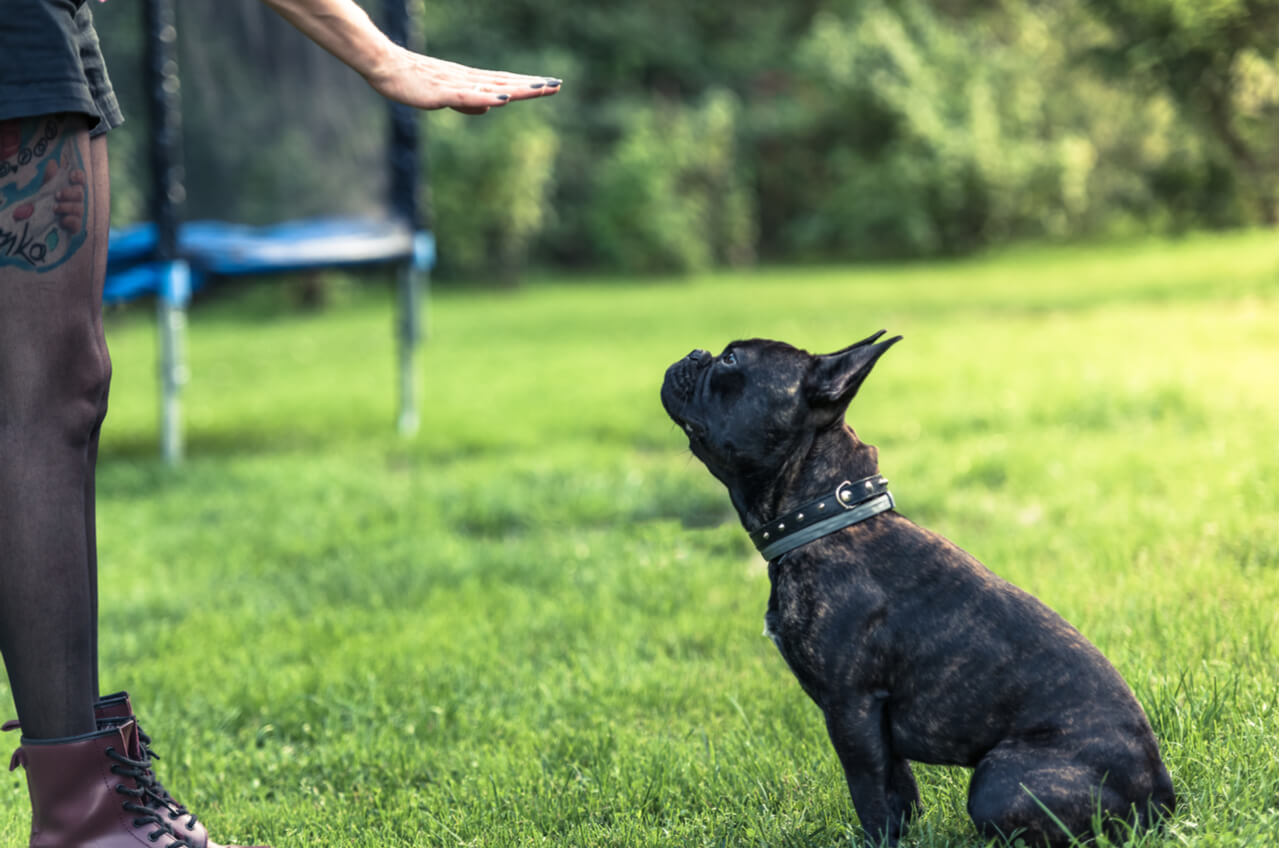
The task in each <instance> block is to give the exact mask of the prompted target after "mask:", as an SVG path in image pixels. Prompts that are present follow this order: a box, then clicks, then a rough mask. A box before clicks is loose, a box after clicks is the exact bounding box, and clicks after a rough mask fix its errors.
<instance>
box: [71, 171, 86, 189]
mask: <svg viewBox="0 0 1280 848" xmlns="http://www.w3.org/2000/svg"><path fill="white" fill-rule="evenodd" d="M85 182H86V180H85V175H84V171H81V170H80V169H79V168H76V169H73V170H72V171H71V184H72V185H84V184H85Z"/></svg>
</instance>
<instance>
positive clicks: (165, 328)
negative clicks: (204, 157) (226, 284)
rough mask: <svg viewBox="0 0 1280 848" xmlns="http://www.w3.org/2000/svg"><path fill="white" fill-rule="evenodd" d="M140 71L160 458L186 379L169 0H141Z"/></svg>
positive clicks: (175, 456)
mask: <svg viewBox="0 0 1280 848" xmlns="http://www.w3.org/2000/svg"><path fill="white" fill-rule="evenodd" d="M142 15H143V25H144V28H145V31H146V51H145V53H144V62H145V67H144V72H143V76H144V78H145V79H146V81H147V106H148V109H147V111H148V118H149V119H150V138H149V143H150V149H149V151H148V153H149V159H150V163H151V208H150V214H151V220H152V221H153V222H154V223H155V227H156V246H155V256H154V258H155V261H156V263H157V265H158V267H159V273H160V274H161V278H162V285H161V287H160V296H159V298H158V299H157V310H158V316H157V317H158V319H159V336H160V338H159V358H160V362H159V372H160V374H159V377H160V449H161V453H162V454H163V456H164V459H165V461H166V462H169V463H170V464H175V463H177V462H178V461H179V460H180V459H181V458H182V423H181V407H180V402H179V394H180V392H181V389H182V385H183V384H184V383H185V382H186V376H187V374H186V364H185V361H184V355H183V347H184V344H183V342H184V336H185V331H186V321H187V316H186V304H187V300H188V293H189V291H190V282H189V281H190V272H189V269H188V268H187V265H186V263H185V262H183V261H182V258H181V256H180V255H179V252H178V227H179V225H180V222H181V218H182V214H181V210H182V203H183V200H184V199H185V196H186V192H185V189H184V187H183V171H182V112H181V106H180V103H181V101H180V98H179V83H178V29H177V19H176V15H175V12H174V5H173V0H144V2H143V4H142Z"/></svg>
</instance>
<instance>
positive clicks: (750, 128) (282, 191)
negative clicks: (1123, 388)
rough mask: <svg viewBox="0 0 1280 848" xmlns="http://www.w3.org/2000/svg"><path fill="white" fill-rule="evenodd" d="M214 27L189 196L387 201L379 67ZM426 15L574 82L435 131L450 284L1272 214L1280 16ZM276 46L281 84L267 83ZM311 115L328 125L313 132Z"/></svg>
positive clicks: (949, 9) (1168, 6) (132, 35)
mask: <svg viewBox="0 0 1280 848" xmlns="http://www.w3.org/2000/svg"><path fill="white" fill-rule="evenodd" d="M218 9H219V10H218V13H217V15H214V16H210V15H208V14H203V13H200V12H198V10H185V6H183V4H180V10H179V11H180V14H181V15H182V17H181V18H180V21H179V23H180V25H182V24H183V21H184V19H185V20H188V21H190V22H193V23H194V24H195V25H196V26H197V27H198V29H199V38H200V41H201V43H202V44H205V45H219V46H215V47H206V48H205V50H206V52H207V53H209V55H210V57H211V58H209V59H208V60H207V61H205V62H203V63H202V64H207V65H208V66H209V67H196V68H188V67H184V68H183V73H184V78H185V75H187V74H190V73H195V74H199V75H202V76H203V77H206V78H208V79H209V81H210V82H211V83H212V86H213V88H214V89H215V90H216V89H217V87H218V86H229V85H231V83H232V82H236V83H237V84H238V85H240V86H241V87H242V88H245V87H247V88H248V90H247V91H246V93H245V94H243V95H235V96H230V97H225V98H223V100H224V102H223V103H222V104H221V105H220V107H219V108H218V109H217V110H209V114H207V115H206V114H203V113H201V112H200V108H199V107H200V106H201V103H196V104H195V106H196V108H195V109H193V110H192V111H191V112H190V113H189V114H187V115H185V116H184V117H185V120H186V138H187V146H188V149H189V150H190V151H191V152H192V155H193V156H197V157H204V156H215V157H217V156H222V157H223V158H224V159H226V160H227V161H228V162H230V163H232V165H230V166H210V167H203V166H201V167H195V168H193V166H192V163H191V162H189V163H188V165H189V167H188V171H189V174H191V175H192V177H193V178H192V179H191V180H190V182H191V191H192V193H193V194H196V193H199V194H200V195H202V196H203V195H205V194H209V193H217V192H218V191H219V190H221V192H222V195H223V196H224V197H231V198H233V199H234V202H225V201H224V202H221V203H213V204H211V205H210V204H207V203H205V202H204V201H201V202H200V203H195V202H194V198H193V206H195V207H197V208H204V207H205V206H211V208H213V209H214V210H215V211H216V213H217V214H222V215H228V216H232V217H235V218H237V219H240V220H259V219H263V218H270V217H272V216H274V217H277V218H283V217H288V216H290V215H296V214H302V213H303V212H308V213H309V212H311V210H313V209H315V208H323V207H324V205H325V204H326V203H327V202H329V201H332V200H335V199H341V200H343V201H344V203H347V204H348V205H351V204H354V205H355V206H356V207H358V208H365V207H368V206H369V205H370V204H376V203H377V202H378V198H379V197H380V194H379V193H380V192H381V191H382V190H383V187H382V186H381V184H380V183H379V182H378V180H377V179H376V178H375V176H374V174H373V172H374V171H375V170H376V169H377V168H378V167H379V164H378V155H379V151H380V145H381V144H382V133H383V132H384V128H383V125H382V124H381V123H380V122H379V121H377V120H374V119H372V118H369V117H367V114H368V106H367V105H364V102H363V101H357V100H356V99H353V98H355V97H356V95H355V94H353V93H352V91H351V90H350V89H352V87H353V86H354V87H355V88H358V87H359V86H360V85H361V83H360V81H359V80H358V78H355V76H354V75H353V74H349V73H347V72H345V70H343V69H339V70H338V75H337V76H332V75H331V74H332V72H331V71H328V70H325V69H324V68H322V67H321V66H320V65H319V64H317V60H316V59H315V58H314V57H313V56H312V55H311V54H309V53H305V52H297V55H294V53H295V51H291V50H286V49H285V48H284V46H283V44H282V43H281V40H280V38H278V37H277V36H276V35H271V36H270V37H264V36H263V35H262V33H263V32H264V31H265V30H271V29H272V28H273V27H277V26H279V25H280V24H279V22H278V21H274V22H273V21H272V20H270V16H268V17H267V19H264V18H263V17H262V15H263V13H262V12H261V10H260V8H259V7H258V6H257V4H256V3H254V2H252V0H228V2H226V3H223V4H219V7H218ZM125 10H126V7H123V6H120V7H114V8H113V7H112V6H104V7H99V8H98V9H96V10H95V11H96V12H97V13H98V16H99V18H98V19H99V26H100V29H101V30H102V31H103V41H104V44H108V45H111V46H113V50H116V51H118V52H119V53H120V55H119V56H116V55H111V56H109V58H110V59H111V60H112V61H113V62H115V61H117V60H118V61H119V62H120V63H126V62H133V61H135V60H136V57H134V56H133V54H135V53H137V51H138V49H139V45H140V39H139V38H138V34H137V32H136V29H137V27H138V22H137V19H136V16H135V15H134V14H133V13H132V12H128V13H126V11H125ZM219 21H221V23H219ZM421 26H422V29H423V31H424V32H425V34H426V36H427V39H428V43H429V45H430V52H432V53H434V54H436V55H441V56H445V57H448V58H450V59H454V60H457V61H461V62H466V63H469V64H475V65H479V66H486V67H497V68H502V69H510V70H516V71H525V72H546V73H551V74H556V75H558V76H561V77H562V78H564V79H565V80H566V83H565V87H564V90H563V91H562V92H561V93H560V94H558V95H557V96H556V97H554V98H552V99H549V100H542V101H538V102H534V103H524V104H516V105H514V106H512V107H510V108H505V109H500V110H495V111H494V112H492V113H491V114H490V115H488V116H486V117H484V118H480V119H475V118H463V117H461V116H458V115H454V114H452V113H438V114H435V115H432V116H430V117H429V118H426V119H425V125H426V127H427V128H428V129H427V137H428V144H427V145H426V147H425V151H424V159H425V161H426V162H427V163H428V165H429V173H430V191H431V196H432V198H433V203H432V206H433V209H434V227H435V230H436V232H437V233H438V236H439V242H440V255H441V268H440V270H441V272H442V273H443V274H445V275H447V276H454V277H463V278H471V277H483V278H489V279H499V280H505V281H513V280H515V279H518V277H519V276H520V274H521V273H522V272H523V270H524V269H526V268H527V267H529V266H530V265H541V266H555V267H597V268H605V269H612V270H623V271H637V272H655V271H657V272H667V271H673V272H682V271H694V270H698V269H701V268H706V267H709V266H715V265H723V264H742V263H749V262H751V261H753V260H754V259H755V258H756V257H758V256H762V257H764V258H767V259H769V260H771V261H797V260H799V261H806V260H813V259H841V260H845V259H863V258H897V257H917V256H930V255H941V254H960V253H965V252H968V251H972V250H975V249H978V248H981V247H983V246H985V245H990V244H994V243H1001V242H1006V241H1009V240H1013V239H1024V238H1032V239H1041V240H1067V239H1077V238H1088V237H1109V236H1113V235H1129V234H1134V233H1143V232H1170V231H1180V230H1186V229H1191V228H1203V227H1211V228H1220V227H1234V226H1244V225H1251V224H1258V223H1274V222H1275V220H1276V204H1277V185H1276V172H1277V101H1278V97H1277V36H1276V33H1277V16H1276V6H1275V4H1274V3H1264V2H1260V0H1213V2H1202V0H1062V2H1057V3H1043V2H1038V0H893V1H892V2H891V0H808V2H804V3H795V4H761V3H752V2H748V3H742V2H740V0H739V2H734V3H730V2H726V1H725V0H704V2H702V3H699V4H692V5H691V4H685V3H681V2H676V0H653V2H650V3H647V4H641V5H631V6H626V7H621V8H616V9H614V8H604V7H600V6H599V5H598V4H591V3H586V2H579V0H562V2H557V3H555V4H550V3H547V2H545V0H468V2H466V3H462V2H456V0H444V2H436V3H433V4H430V6H429V7H424V8H423V10H422V15H421ZM214 27H223V28H225V29H226V33H230V37H228V36H227V35H226V33H224V34H222V35H218V34H217V33H214V32H212V31H211V30H212V29H213V28H214ZM223 44H225V46H220V45H223ZM218 51H222V52H225V53H227V54H228V55H227V56H226V57H225V58H224V59H222V60H221V61H219V60H218V59H217V57H216V56H213V55H212V54H213V53H216V52H218ZM237 51H238V52H239V54H240V55H237ZM258 53H264V54H265V56H266V58H267V59H269V60H270V61H269V62H268V65H269V66H270V70H269V72H268V73H265V74H264V73H263V72H261V71H254V74H255V75H256V77H255V79H257V80H258V82H260V83H261V84H262V87H261V88H260V89H254V87H253V86H254V82H253V81H248V82H246V72H245V68H244V66H245V65H246V54H248V55H256V54H258ZM223 62H225V63H226V66H227V71H226V73H225V74H219V73H217V72H216V69H217V68H219V67H222V63H223ZM298 65H305V66H306V67H305V69H304V73H303V79H304V83H303V84H304V85H306V84H307V82H309V83H310V88H309V89H306V90H305V91H304V93H303V94H301V95H299V96H289V95H281V94H272V93H270V91H269V89H268V88H267V87H266V82H267V81H266V80H263V79H262V77H264V76H270V77H272V78H273V79H274V78H278V77H283V76H286V75H287V74H288V73H289V72H290V71H291V70H293V69H295V66H298ZM115 67H116V66H115V65H113V72H115V70H114V69H115ZM210 68H213V69H214V72H212V73H211V71H210ZM126 73H128V72H126ZM341 74H346V76H345V77H343V76H341ZM184 86H185V82H184ZM203 99H204V98H201V102H202V101H203ZM277 101H282V102H280V103H277ZM283 101H288V102H283ZM237 104H240V105H237ZM129 105H130V104H128V103H126V106H127V107H128V106H129ZM285 107H287V108H285ZM130 111H131V112H135V111H136V113H137V115H136V116H137V117H138V118H141V117H142V114H141V108H140V106H139V107H138V108H136V109H131V110H130ZM312 111H314V112H315V113H317V115H318V116H319V117H322V118H325V120H326V121H327V123H325V124H323V125H322V126H321V128H320V129H312V128H311V127H310V125H307V126H306V127H302V126H301V124H302V122H304V121H310V120H312V115H311V112H312ZM343 114H348V115H350V116H352V117H351V118H350V119H349V120H347V121H346V122H345V123H344V122H343V120H342V119H341V116H342V115H343ZM250 119H252V121H253V123H252V124H251V125H250V126H249V127H248V128H247V129H239V128H238V127H239V123H238V122H240V123H247V122H249V120H250ZM143 132H145V121H143V120H135V121H132V122H131V123H129V124H126V126H125V127H124V128H122V129H121V130H120V131H119V132H118V133H117V134H116V136H117V137H116V138H115V140H114V142H113V143H114V144H115V147H114V150H116V151H118V152H119V154H118V155H117V157H116V159H115V160H114V161H113V172H114V173H113V177H114V183H113V185H114V186H115V189H114V192H115V196H116V204H115V205H116V212H117V218H118V219H119V218H121V217H122V216H124V217H129V216H133V217H138V216H140V215H141V214H143V211H144V210H143V209H142V200H143V197H144V193H140V191H139V189H138V186H140V185H145V168H146V165H145V160H144V159H143V157H142V156H141V151H142V150H143V147H144V146H143V145H142V143H141V138H140V134H141V133H143ZM237 139H238V140H239V141H237ZM238 144H239V145H241V146H242V147H243V150H242V151H240V152H236V151H235V150H233V148H236V147H237V145H238ZM211 151H212V152H211ZM217 151H223V152H222V153H218V152H217ZM227 151H230V152H227ZM201 161H203V160H201ZM193 172H194V173H193ZM237 177H241V178H239V179H237ZM202 204H203V205H202Z"/></svg>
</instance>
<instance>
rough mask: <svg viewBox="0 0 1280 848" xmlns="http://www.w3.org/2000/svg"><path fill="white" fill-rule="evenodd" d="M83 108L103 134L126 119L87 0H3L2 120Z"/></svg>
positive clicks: (0, 40) (91, 131)
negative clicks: (104, 57)
mask: <svg viewBox="0 0 1280 848" xmlns="http://www.w3.org/2000/svg"><path fill="white" fill-rule="evenodd" d="M59 112H78V113H80V114H83V115H86V116H88V118H89V127H90V129H89V134H90V135H92V136H98V135H102V134H103V133H105V132H106V131H107V130H109V129H111V128H112V127H118V126H120V124H122V123H124V115H123V114H121V112H120V104H119V103H117V102H116V96H115V93H114V92H113V91H112V90H111V80H110V79H109V78H108V77H107V65H106V63H105V62H104V61H103V60H102V50H101V49H100V48H99V46H98V34H97V32H95V31H94V29H93V13H92V12H90V10H89V5H88V4H87V3H86V2H85V0H4V12H3V13H2V14H0V120H5V119H8V118H27V117H31V116H33V115H52V114H56V113H59Z"/></svg>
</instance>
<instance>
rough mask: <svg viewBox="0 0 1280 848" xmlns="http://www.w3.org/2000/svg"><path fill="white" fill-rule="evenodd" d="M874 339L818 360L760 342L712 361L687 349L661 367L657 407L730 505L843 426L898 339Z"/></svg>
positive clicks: (742, 344)
mask: <svg viewBox="0 0 1280 848" xmlns="http://www.w3.org/2000/svg"><path fill="white" fill-rule="evenodd" d="M882 335H884V331H883V330H881V331H880V332H879V333H876V334H875V335H873V336H870V337H868V338H865V339H863V340H862V341H860V342H858V343H856V344H853V345H850V346H849V347H846V348H844V349H843V350H838V351H836V352H834V353H828V354H823V355H818V356H815V355H813V354H810V353H806V352H805V351H803V350H800V349H798V348H794V347H792V346H791V345H789V344H784V343H783V342H775V341H769V340H767V339H750V340H747V341H736V342H732V343H730V344H729V345H728V346H727V347H726V348H725V349H724V351H723V352H722V353H721V354H720V355H719V356H712V355H711V354H710V353H709V352H707V351H705V350H695V351H693V352H692V353H690V354H689V355H688V356H686V357H684V358H683V359H681V360H680V361H678V362H676V363H674V364H673V365H672V366H671V367H670V368H668V369H667V374H666V378H665V379H664V380H663V382H662V405H663V407H665V408H666V410H667V414H668V415H670V416H671V418H672V420H674V421H675V422H676V424H678V425H680V427H681V428H683V429H684V431H685V433H686V434H688V436H689V449H690V450H691V451H692V452H693V455H694V456H696V457H698V459H700V460H702V462H703V464H705V465H706V466H707V468H708V469H709V470H710V471H711V473H712V474H714V475H715V476H716V477H717V478H718V479H719V480H720V481H721V482H722V483H724V484H725V485H726V486H727V487H728V488H729V491H730V493H731V494H733V495H734V499H735V501H737V500H738V496H739V494H740V493H742V492H745V491H749V490H752V489H756V488H759V487H761V486H767V485H768V484H769V483H770V481H772V480H774V479H776V478H777V477H778V476H779V475H780V474H781V473H782V472H783V471H784V469H785V468H786V467H787V465H788V464H789V463H791V462H794V461H795V460H796V459H798V458H802V457H803V456H804V455H805V454H806V453H807V452H808V448H809V447H810V446H811V445H812V444H813V441H814V438H815V436H816V435H817V434H819V433H820V432H822V431H824V430H826V429H828V428H830V427H833V426H840V425H841V424H842V423H843V421H844V414H845V410H846V409H847V407H848V406H849V402H850V401H852V400H853V397H854V395H855V394H857V392H858V388H859V387H860V386H861V385H862V382H863V380H865V379H866V377H867V375H868V374H870V373H871V368H872V366H873V365H875V363H876V360H877V359H879V358H880V356H881V354H883V353H884V352H885V351H886V350H888V349H889V348H890V346H892V345H893V344H894V343H895V342H897V341H899V340H900V339H901V338H902V337H901V336H895V337H893V338H891V339H887V340H885V341H877V340H878V339H879V338H880V337H881V336H882Z"/></svg>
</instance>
